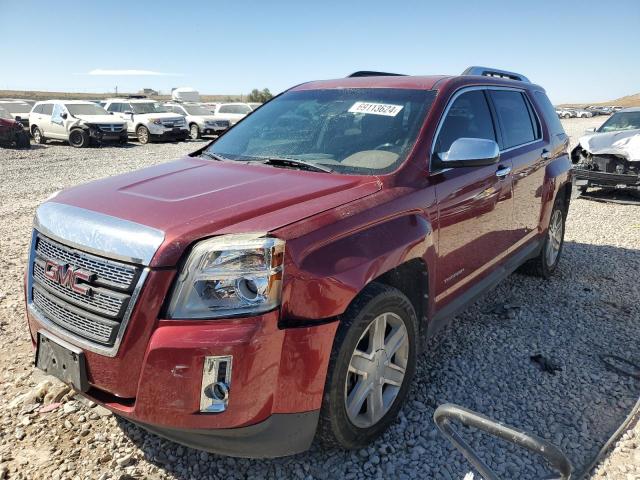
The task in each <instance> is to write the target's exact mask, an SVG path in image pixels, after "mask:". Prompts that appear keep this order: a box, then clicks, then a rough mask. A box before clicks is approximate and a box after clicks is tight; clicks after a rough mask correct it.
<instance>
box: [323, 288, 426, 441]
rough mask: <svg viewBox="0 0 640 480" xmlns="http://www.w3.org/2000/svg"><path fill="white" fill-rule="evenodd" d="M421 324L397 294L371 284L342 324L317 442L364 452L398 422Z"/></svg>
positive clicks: (411, 308)
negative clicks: (394, 422) (395, 421)
mask: <svg viewBox="0 0 640 480" xmlns="http://www.w3.org/2000/svg"><path fill="white" fill-rule="evenodd" d="M417 331H418V321H417V317H416V313H415V310H414V308H413V306H412V304H411V302H410V301H409V300H408V299H407V297H406V296H405V295H403V294H402V292H400V291H399V290H397V289H395V288H391V287H388V286H386V285H382V284H376V283H373V284H370V285H369V286H367V287H366V289H365V290H364V291H363V292H362V293H361V294H360V296H359V297H358V298H357V299H356V300H354V302H353V303H352V305H351V306H350V307H349V308H348V309H347V311H346V312H345V314H344V315H343V316H342V318H341V321H340V327H339V328H338V333H337V334H336V339H335V341H334V346H333V351H332V353H331V359H330V361H329V370H328V375H327V382H326V386H325V392H324V396H323V402H322V409H321V412H320V422H319V425H318V433H317V435H318V438H319V440H320V441H321V442H323V443H325V444H327V445H330V446H338V447H341V448H347V449H355V448H362V447H364V446H366V445H368V444H369V443H371V442H372V441H373V440H375V439H376V438H377V437H379V436H380V435H381V434H382V433H383V432H384V431H385V430H386V429H387V428H388V427H389V425H390V424H391V423H392V422H393V421H394V420H395V418H396V416H397V414H398V411H399V410H400V408H401V407H402V404H403V403H404V401H405V399H406V397H407V394H408V391H409V386H410V383H411V379H412V377H413V373H414V371H415V364H416V350H417V344H416V343H417V342H416V339H417Z"/></svg>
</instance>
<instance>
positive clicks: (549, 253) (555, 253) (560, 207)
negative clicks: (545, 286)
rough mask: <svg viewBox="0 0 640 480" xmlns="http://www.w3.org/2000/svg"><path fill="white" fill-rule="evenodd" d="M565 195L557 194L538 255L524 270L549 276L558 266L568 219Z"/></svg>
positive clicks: (544, 276) (540, 275) (545, 276)
mask: <svg viewBox="0 0 640 480" xmlns="http://www.w3.org/2000/svg"><path fill="white" fill-rule="evenodd" d="M566 213H567V210H566V206H565V201H564V195H563V194H560V195H558V196H557V198H556V201H555V203H554V205H553V210H552V211H551V218H550V220H549V226H548V228H547V233H546V235H545V237H544V241H543V243H542V249H541V250H540V253H539V254H538V256H537V257H536V258H534V259H532V260H529V261H528V262H527V263H525V264H524V265H523V268H522V270H523V271H524V272H525V273H529V274H532V275H535V276H538V277H543V278H549V277H550V276H551V275H553V273H554V272H555V271H556V269H557V268H558V263H559V261H560V254H561V253H562V247H563V246H564V225H565V220H566Z"/></svg>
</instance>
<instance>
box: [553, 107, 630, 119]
mask: <svg viewBox="0 0 640 480" xmlns="http://www.w3.org/2000/svg"><path fill="white" fill-rule="evenodd" d="M620 110H622V107H600V106H597V105H589V106H588V107H585V108H574V107H556V113H557V114H558V117H560V118H590V117H595V116H597V115H611V114H613V113H615V112H618V111H620Z"/></svg>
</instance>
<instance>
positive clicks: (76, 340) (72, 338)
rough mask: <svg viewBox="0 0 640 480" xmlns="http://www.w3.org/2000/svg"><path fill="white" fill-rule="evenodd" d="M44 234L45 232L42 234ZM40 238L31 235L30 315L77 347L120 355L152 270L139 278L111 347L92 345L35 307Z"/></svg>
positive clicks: (143, 271)
mask: <svg viewBox="0 0 640 480" xmlns="http://www.w3.org/2000/svg"><path fill="white" fill-rule="evenodd" d="M41 233H44V232H41ZM37 237H38V232H37V231H35V230H34V231H33V233H32V235H31V247H30V250H29V271H28V272H27V308H28V310H29V313H30V314H31V315H32V316H33V317H35V319H36V320H37V321H38V323H39V324H40V325H41V326H44V327H46V329H47V331H48V332H52V333H54V334H55V335H57V336H58V337H60V338H61V339H63V340H65V341H67V342H69V343H71V344H72V345H75V346H76V347H80V348H83V349H85V350H89V351H90V352H94V353H98V354H100V355H104V356H107V357H115V356H116V355H117V354H118V349H119V348H120V343H122V339H123V337H124V332H125V331H126V330H127V325H128V324H129V320H130V319H131V315H132V313H133V309H134V308H135V306H136V304H137V302H138V297H139V296H140V292H141V291H142V287H143V286H144V284H145V280H146V279H147V275H148V274H149V271H150V269H149V268H148V267H145V268H144V269H143V270H142V272H141V273H140V277H139V278H138V282H137V283H136V286H135V287H134V289H133V293H132V294H131V300H129V304H128V305H127V309H126V310H125V312H124V316H123V317H122V321H121V322H120V328H119V329H118V334H117V336H116V339H115V341H114V343H113V346H111V347H105V346H102V345H98V344H95V343H92V342H90V341H88V340H86V339H84V338H81V337H79V336H77V335H75V334H73V333H71V332H68V331H66V330H64V329H63V328H61V327H59V326H58V325H56V324H55V323H53V322H51V321H49V320H48V319H47V318H46V317H45V316H44V315H42V314H41V313H40V312H39V311H38V310H37V309H36V308H35V306H34V305H33V298H32V297H33V293H32V291H33V290H32V289H33V264H34V259H35V255H36V252H35V249H36V240H37Z"/></svg>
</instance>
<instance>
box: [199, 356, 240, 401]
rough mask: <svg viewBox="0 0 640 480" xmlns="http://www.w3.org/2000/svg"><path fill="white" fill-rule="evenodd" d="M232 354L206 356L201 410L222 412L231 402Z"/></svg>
mask: <svg viewBox="0 0 640 480" xmlns="http://www.w3.org/2000/svg"><path fill="white" fill-rule="evenodd" d="M232 360H233V357H232V356H231V355H224V356H215V357H204V366H203V368H202V386H201V388H200V412H202V413H220V412H224V411H225V410H226V409H227V405H228V404H229V389H230V387H231V363H232Z"/></svg>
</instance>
